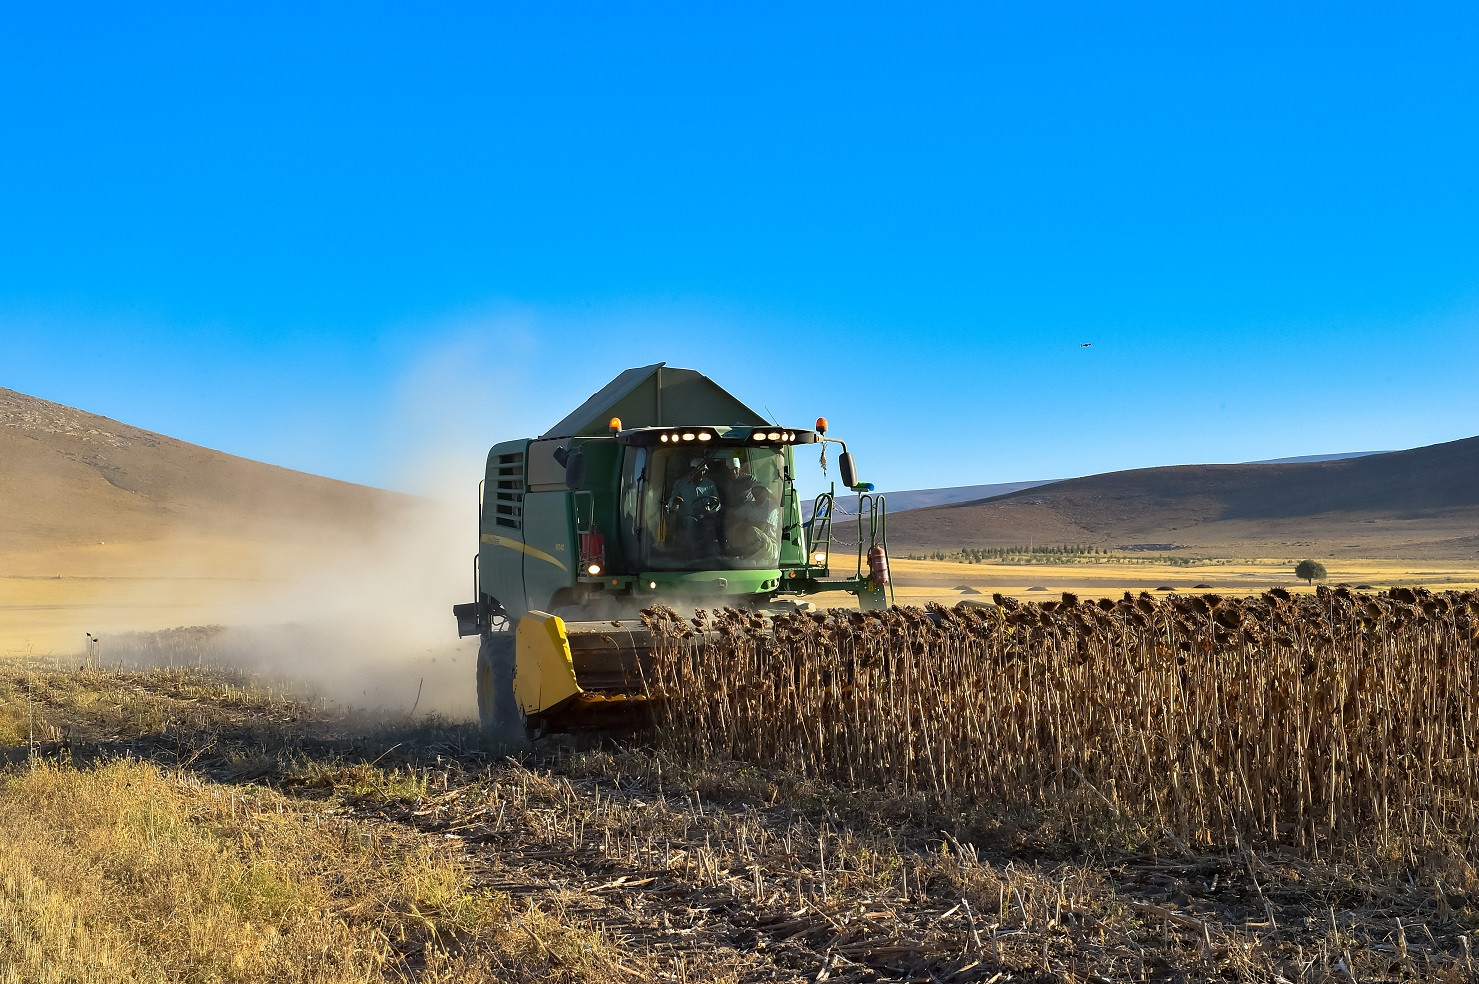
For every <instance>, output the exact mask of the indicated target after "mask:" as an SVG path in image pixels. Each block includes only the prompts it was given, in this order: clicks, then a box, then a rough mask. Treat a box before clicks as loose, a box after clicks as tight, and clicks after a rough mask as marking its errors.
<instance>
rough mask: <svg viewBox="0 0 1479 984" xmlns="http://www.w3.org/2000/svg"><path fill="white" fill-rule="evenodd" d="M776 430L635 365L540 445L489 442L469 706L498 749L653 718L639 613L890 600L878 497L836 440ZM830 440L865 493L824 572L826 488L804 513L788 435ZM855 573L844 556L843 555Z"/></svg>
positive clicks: (692, 384) (468, 614)
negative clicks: (836, 563) (841, 548)
mask: <svg viewBox="0 0 1479 984" xmlns="http://www.w3.org/2000/svg"><path fill="white" fill-rule="evenodd" d="M826 434H827V421H826V419H825V418H823V419H819V420H818V421H817V423H816V428H815V429H814V430H803V429H800V428H795V427H780V426H777V425H776V424H772V423H767V422H766V420H765V418H763V417H762V416H760V414H758V413H756V412H755V411H754V410H751V409H750V408H749V407H747V406H745V405H744V404H743V403H741V402H740V401H739V400H737V399H735V398H734V397H733V396H731V395H730V394H729V393H727V392H725V391H724V390H723V389H721V388H720V387H719V386H718V385H716V384H715V383H714V382H713V381H712V380H710V379H708V378H707V377H706V376H703V375H702V374H700V373H698V372H695V371H693V370H692V369H670V368H667V366H666V364H665V363H658V364H656V365H651V366H645V367H643V368H640V369H628V370H627V371H626V372H624V373H622V374H621V375H619V376H617V377H616V378H615V379H613V380H612V381H611V382H610V383H609V384H607V385H606V387H605V388H604V389H602V390H601V391H600V392H599V393H596V394H595V395H594V396H592V397H591V398H590V399H588V400H586V401H585V402H584V403H583V404H581V405H580V407H579V408H578V409H576V410H575V412H573V413H571V414H570V415H569V416H568V417H566V418H565V419H564V420H562V421H560V422H559V423H558V424H556V425H555V426H554V427H551V428H550V429H549V430H548V431H547V432H545V433H544V434H543V435H541V436H540V437H537V438H522V439H519V440H516V441H507V442H505V443H503V444H498V445H495V446H494V447H493V449H492V450H491V451H490V452H489V453H488V467H487V475H486V477H485V478H484V480H483V482H482V483H481V484H480V485H479V486H478V554H477V558H476V560H475V561H474V564H473V593H474V597H475V598H476V600H475V601H473V602H470V603H468V604H465V605H457V606H456V607H454V608H453V614H454V615H456V617H457V631H458V634H459V635H460V636H469V635H481V637H482V644H481V646H480V647H479V648H478V662H477V693H478V714H479V717H480V719H481V721H482V725H483V728H484V730H485V731H487V732H489V733H490V734H492V735H494V736H495V737H498V738H501V739H503V740H506V741H519V740H522V739H524V738H526V737H527V738H529V739H534V738H538V737H539V736H541V735H542V734H544V733H545V732H548V731H573V730H581V729H587V728H610V727H631V726H633V725H634V724H638V723H640V722H641V721H642V720H643V719H644V718H645V717H646V712H647V710H648V708H647V706H646V701H647V699H648V698H647V695H646V688H645V686H644V683H643V680H644V673H643V671H644V663H645V659H646V657H647V656H648V654H650V652H651V645H650V642H651V640H650V636H649V635H648V633H647V631H646V629H645V628H644V627H643V625H642V622H641V620H640V618H639V617H638V616H639V613H640V612H641V610H642V609H644V608H648V607H651V606H653V605H656V604H666V605H669V606H671V607H674V608H680V609H688V608H696V607H722V606H736V607H746V608H753V609H757V610H761V611H771V612H781V611H795V610H797V609H798V608H803V607H807V606H808V605H809V602H808V601H806V600H804V599H806V598H808V597H810V596H812V595H816V594H819V593H821V592H838V591H844V592H849V593H851V594H854V595H856V596H857V598H858V601H859V603H860V605H861V606H862V607H863V608H864V609H878V608H883V607H886V606H887V604H888V602H889V599H890V597H891V592H892V587H891V586H890V585H889V577H888V535H887V520H886V513H885V507H884V499H883V496H882V495H879V494H875V493H874V492H873V486H872V485H869V484H864V483H861V482H859V481H858V479H857V467H856V465H855V463H854V461H853V457H852V455H851V454H849V453H848V451H847V445H846V444H844V443H843V442H841V441H838V440H836V439H835V438H831V437H827V436H826ZM818 443H821V444H822V445H823V447H822V449H821V451H822V468H823V469H824V470H825V467H826V444H837V445H838V446H839V447H840V450H841V454H840V455H839V456H838V461H837V466H838V471H839V473H840V476H841V479H842V484H843V485H844V486H846V488H847V489H848V490H849V491H852V492H855V493H857V495H858V502H857V505H858V511H857V515H858V517H859V522H858V550H857V558H856V559H857V563H856V566H855V568H854V570H853V571H852V574H851V576H839V577H833V576H832V574H831V567H830V564H831V558H832V551H831V538H832V507H833V503H834V499H835V494H836V486H835V484H834V485H833V486H832V490H831V491H829V492H823V493H822V494H820V495H818V496H817V498H816V501H815V504H814V506H813V509H812V511H811V518H810V519H809V520H806V521H803V511H802V508H801V502H800V499H799V497H798V495H797V492H796V484H795V475H796V469H795V458H796V447H797V445H805V444H818ZM849 566H852V565H849Z"/></svg>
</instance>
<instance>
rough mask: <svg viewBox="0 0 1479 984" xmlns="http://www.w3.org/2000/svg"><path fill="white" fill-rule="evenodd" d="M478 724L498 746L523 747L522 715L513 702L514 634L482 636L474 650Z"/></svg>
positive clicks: (525, 740)
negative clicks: (476, 658)
mask: <svg viewBox="0 0 1479 984" xmlns="http://www.w3.org/2000/svg"><path fill="white" fill-rule="evenodd" d="M477 683H478V723H479V724H481V725H482V728H483V734H485V735H487V736H488V737H489V738H490V739H492V740H493V741H495V742H498V743H499V744H503V745H511V746H523V745H525V744H527V743H528V739H527V738H525V736H524V714H523V712H522V711H520V710H519V704H518V701H517V700H515V699H514V634H513V633H512V632H485V633H483V640H482V643H481V644H480V645H479V646H478V666H477Z"/></svg>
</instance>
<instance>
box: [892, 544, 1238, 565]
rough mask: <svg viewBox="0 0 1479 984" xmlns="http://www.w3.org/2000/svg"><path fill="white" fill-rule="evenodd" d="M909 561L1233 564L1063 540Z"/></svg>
mask: <svg viewBox="0 0 1479 984" xmlns="http://www.w3.org/2000/svg"><path fill="white" fill-rule="evenodd" d="M905 556H906V559H908V560H943V561H949V562H951V563H956V564H1082V563H1113V564H1137V565H1138V564H1169V565H1172V566H1175V567H1190V566H1193V565H1197V564H1208V563H1230V561H1211V560H1208V559H1207V558H1205V557H1172V556H1147V555H1144V554H1136V555H1134V556H1130V555H1127V554H1123V553H1118V554H1117V553H1114V552H1113V551H1110V550H1105V549H1102V548H1100V547H1091V546H1085V545H1083V544H1071V543H1060V544H1054V545H1050V546H1014V547H964V548H962V549H959V550H932V551H929V552H927V553H911V554H906V555H905Z"/></svg>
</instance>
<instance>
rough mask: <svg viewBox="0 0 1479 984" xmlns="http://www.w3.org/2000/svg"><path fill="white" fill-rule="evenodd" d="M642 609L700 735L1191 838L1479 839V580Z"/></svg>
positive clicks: (961, 799)
mask: <svg viewBox="0 0 1479 984" xmlns="http://www.w3.org/2000/svg"><path fill="white" fill-rule="evenodd" d="M996 602H997V603H996V604H994V605H961V606H957V607H955V608H949V609H947V608H944V607H940V606H930V607H929V608H927V609H918V608H915V609H909V608H896V609H890V610H887V611H884V612H877V613H862V612H804V613H797V614H791V615H783V616H776V617H765V616H761V615H756V614H753V613H746V612H739V611H732V610H730V611H719V612H714V613H712V614H711V613H706V612H699V613H698V614H697V615H696V616H694V617H693V618H692V619H685V618H682V617H680V616H678V615H676V614H675V613H673V612H671V611H655V612H652V613H649V615H648V616H647V621H648V624H649V626H650V628H651V629H652V631H653V635H654V637H655V639H656V658H655V662H654V667H653V671H654V673H655V674H656V688H655V689H657V690H659V691H660V692H661V693H662V694H663V695H665V697H666V698H667V699H666V700H664V701H662V702H660V703H659V707H660V708H662V710H661V714H662V718H663V720H662V724H663V727H664V730H665V731H666V732H667V733H668V734H669V735H671V736H672V737H673V739H674V740H675V741H677V742H678V743H679V744H680V745H681V746H682V747H683V748H684V749H686V750H687V751H688V752H690V753H692V754H695V755H698V756H701V757H724V758H734V759H741V760H745V761H753V762H759V763H764V764H768V765H777V766H784V767H787V768H790V769H794V770H797V771H800V772H801V773H803V774H806V775H815V776H817V777H820V778H825V779H828V780H832V781H839V782H842V783H845V784H848V785H852V786H858V785H866V786H869V787H872V788H878V789H883V790H888V791H894V792H897V793H899V794H903V795H907V796H913V795H922V796H924V797H926V798H927V799H928V800H929V801H930V802H932V803H934V804H936V805H937V806H939V807H941V808H944V809H947V810H948V809H952V808H956V807H961V806H964V805H969V804H983V803H990V804H1001V805H1005V806H1009V807H1010V806H1016V807H1025V808H1035V809H1051V810H1052V811H1054V812H1055V813H1056V814H1057V815H1059V816H1061V817H1065V818H1066V819H1067V820H1068V821H1069V822H1072V823H1077V824H1083V825H1087V826H1095V825H1098V824H1100V823H1101V822H1102V821H1103V819H1104V818H1105V817H1106V816H1110V817H1116V818H1128V819H1129V820H1131V821H1132V822H1135V823H1138V824H1141V825H1143V826H1144V827H1146V828H1147V829H1148V830H1151V831H1154V832H1157V833H1164V834H1166V835H1168V836H1171V837H1173V838H1175V839H1177V840H1179V841H1181V842H1183V843H1185V844H1187V845H1191V846H1200V847H1205V846H1210V845H1216V844H1234V843H1239V842H1243V841H1246V842H1248V843H1254V844H1259V845H1286V846H1290V847H1292V848H1295V849H1297V850H1298V851H1299V852H1301V853H1302V854H1303V855H1304V856H1306V857H1310V858H1319V857H1321V856H1327V855H1333V856H1336V857H1346V858H1348V857H1355V856H1358V855H1359V854H1360V853H1361V852H1370V851H1375V852H1378V853H1379V854H1381V855H1382V856H1385V857H1390V858H1394V859H1405V860H1406V861H1407V862H1408V863H1428V862H1432V861H1435V860H1438V859H1442V860H1443V861H1444V863H1452V864H1456V865H1458V866H1459V867H1460V868H1461V869H1462V870H1463V871H1464V872H1465V878H1467V879H1469V880H1472V879H1473V877H1474V871H1475V862H1476V861H1479V850H1476V848H1479V747H1476V742H1479V705H1476V693H1479V593H1475V592H1452V591H1450V592H1444V593H1434V592H1431V591H1428V590H1426V589H1422V588H1417V589H1409V588H1393V589H1391V590H1390V591H1388V592H1386V593H1383V594H1356V593H1352V592H1351V591H1349V590H1348V589H1345V588H1336V589H1333V590H1332V589H1329V588H1325V587H1323V586H1322V587H1321V588H1320V589H1319V590H1318V591H1316V592H1315V593H1313V594H1309V595H1291V594H1290V593H1288V592H1286V591H1283V590H1280V589H1275V590H1273V591H1270V592H1268V593H1266V594H1264V595H1262V596H1258V597H1252V598H1223V597H1219V596H1217V595H1213V594H1207V595H1193V596H1172V597H1168V598H1161V599H1156V598H1153V597H1152V596H1150V595H1149V594H1145V593H1142V594H1140V595H1139V596H1138V597H1132V596H1131V595H1130V594H1129V593H1128V592H1127V593H1126V594H1125V596H1124V597H1123V598H1122V599H1120V600H1101V601H1097V602H1088V601H1080V600H1078V599H1077V598H1076V597H1074V596H1073V595H1071V594H1065V595H1064V596H1063V598H1062V600H1061V601H1056V602H1055V601H1048V602H1042V603H1018V602H1016V601H1013V600H1012V599H1010V598H1004V597H1002V596H1000V595H998V596H997V597H996Z"/></svg>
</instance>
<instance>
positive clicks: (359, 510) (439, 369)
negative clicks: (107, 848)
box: [78, 336, 529, 719]
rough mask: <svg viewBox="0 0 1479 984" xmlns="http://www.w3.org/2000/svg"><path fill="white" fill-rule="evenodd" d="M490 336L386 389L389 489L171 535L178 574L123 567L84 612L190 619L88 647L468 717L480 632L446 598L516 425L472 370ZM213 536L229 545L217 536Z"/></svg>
mask: <svg viewBox="0 0 1479 984" xmlns="http://www.w3.org/2000/svg"><path fill="white" fill-rule="evenodd" d="M488 344H489V343H488V341H487V340H485V339H482V338H477V337H468V336H464V337H462V338H459V339H456V340H454V341H452V342H450V343H447V344H444V345H442V346H440V347H438V348H437V349H435V350H432V351H430V352H428V353H424V354H423V355H422V357H421V358H419V359H418V360H417V361H416V362H415V363H414V364H413V365H412V366H411V367H410V369H409V370H408V371H407V372H406V374H405V375H404V377H403V379H402V380H401V382H400V384H399V385H398V386H397V387H396V389H395V391H394V392H393V393H392V394H391V396H390V398H389V399H388V400H387V401H386V405H385V407H384V408H382V411H381V413H380V414H379V415H378V419H379V421H380V423H379V425H378V433H376V434H374V435H373V436H372V437H371V438H370V439H369V441H370V443H371V452H370V453H373V454H376V455H379V456H380V460H382V461H389V462H391V465H390V467H389V468H388V469H387V476H388V478H389V481H387V482H386V484H387V485H390V486H392V487H394V488H397V489H399V490H402V491H400V492H396V493H384V494H383V495H378V496H377V498H376V499H375V500H374V501H373V503H371V504H369V505H368V506H367V505H366V504H364V503H358V504H356V506H355V508H353V509H347V510H346V511H345V513H344V515H342V516H339V517H333V518H326V517H325V515H324V514H323V511H322V510H321V511H320V512H319V514H318V515H317V516H315V517H313V520H312V521H310V522H299V521H298V520H297V518H296V517H294V516H293V515H292V504H290V503H282V504H281V508H279V506H278V504H277V503H269V506H268V508H267V510H266V511H267V512H268V513H270V514H272V521H271V523H270V524H268V525H266V526H263V525H261V524H257V525H255V526H253V527H250V528H244V527H236V528H232V529H231V530H229V536H228V537H226V538H224V539H223V540H222V541H219V542H216V543H213V544H211V545H210V546H203V545H202V542H201V540H200V538H199V537H198V536H196V537H193V538H190V537H178V538H176V539H175V541H174V542H173V543H172V545H171V548H170V549H171V554H172V557H171V563H170V567H171V569H172V574H185V575H186V576H185V577H184V578H183V579H182V578H181V577H178V576H174V577H171V578H168V579H160V580H157V581H155V582H154V583H149V581H148V580H147V579H134V580H133V585H132V588H131V592H130V596H129V597H128V599H127V600H126V602H124V603H123V604H121V605H120V604H114V605H111V606H109V609H108V610H107V611H104V610H101V609H100V610H98V611H96V612H95V613H93V614H90V615H89V616H88V617H89V619H90V621H92V622H94V623H95V624H96V625H100V626H101V627H103V628H104V629H106V628H109V627H110V626H115V625H116V626H120V627H124V626H126V627H127V628H128V629H133V630H137V629H141V628H145V627H147V628H150V629H154V628H159V627H162V626H163V625H174V626H193V627H192V628H176V629H172V630H169V631H149V632H140V631H123V632H111V633H110V632H99V633H97V634H98V635H100V636H101V637H102V642H101V646H100V647H99V649H98V652H97V653H96V656H95V658H96V660H97V661H98V662H99V663H101V664H103V665H108V664H114V665H159V664H164V665H169V664H190V663H196V662H205V663H210V664H215V665H224V666H228V667H231V668H234V669H240V670H243V671H246V672H250V673H254V674H261V675H263V676H265V677H269V678H271V679H272V680H273V681H274V682H277V683H279V684H282V685H287V686H290V687H292V688H294V689H296V690H299V691H302V692H306V693H309V694H312V695H317V696H321V697H323V698H327V699H328V700H330V701H333V702H336V703H338V704H340V705H344V706H350V707H355V708H382V709H389V710H399V711H411V710H413V709H414V711H415V712H416V713H417V714H422V713H426V712H436V713H439V714H442V715H445V716H447V717H450V718H453V719H467V718H472V717H475V716H476V711H477V702H476V696H475V691H474V685H473V680H474V674H473V666H474V662H475V658H476V653H477V639H476V638H469V639H458V637H457V628H456V621H455V619H454V618H453V616H452V606H453V605H454V604H457V603H460V602H467V601H472V600H473V557H474V554H475V553H476V550H477V514H476V494H477V487H478V482H479V480H480V479H481V478H482V472H483V463H484V458H485V455H486V453H487V449H488V447H489V446H491V445H492V444H493V443H494V442H496V441H498V440H503V439H506V438H509V437H516V436H519V434H521V433H524V430H522V428H525V427H527V426H528V425H529V422H527V421H522V420H519V419H517V416H516V415H513V414H508V413H497V412H495V410H497V409H498V404H499V402H500V398H499V397H498V395H497V394H496V393H494V392H493V391H492V390H491V389H490V383H489V381H488V380H487V379H486V378H484V377H485V376H486V374H485V373H480V372H479V371H478V370H479V368H480V367H485V366H487V365H488V364H490V359H489V358H488V355H487V352H486V348H487V346H488ZM368 419H370V420H375V419H377V417H376V415H374V414H371V415H369V417H368ZM515 428H520V429H519V430H517V431H515V430H514V429H515ZM261 492H262V495H263V496H268V497H270V496H271V495H272V494H273V490H272V489H271V488H267V487H264V488H263V489H262V490H261ZM222 529H223V530H224V527H222ZM225 540H229V541H230V542H231V543H232V544H236V545H238V546H239V549H236V550H234V551H225V552H223V551H222V549H220V542H225ZM227 553H230V555H231V556H230V560H229V562H227V561H226V554H227ZM191 589H195V590H203V591H205V592H206V594H207V595H208V597H206V598H205V599H204V600H203V601H202V602H201V603H200V604H198V605H197V604H193V603H192V604H191V605H190V606H189V608H188V611H189V618H190V620H189V621H173V620H172V621H163V622H161V621H160V619H161V618H162V617H163V616H164V615H165V613H166V612H167V611H169V609H170V606H171V604H172V603H173V602H174V601H175V600H178V599H171V598H170V597H169V595H170V593H172V592H175V593H178V592H183V591H188V590H191ZM130 610H131V611H130ZM144 613H148V618H149V621H148V623H147V626H146V625H142V624H140V616H143V615H144ZM180 614H182V615H183V614H185V612H184V611H183V610H182V611H180ZM120 616H124V617H120ZM129 616H131V617H129ZM80 636H81V633H80V632H79V633H78V637H80Z"/></svg>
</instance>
